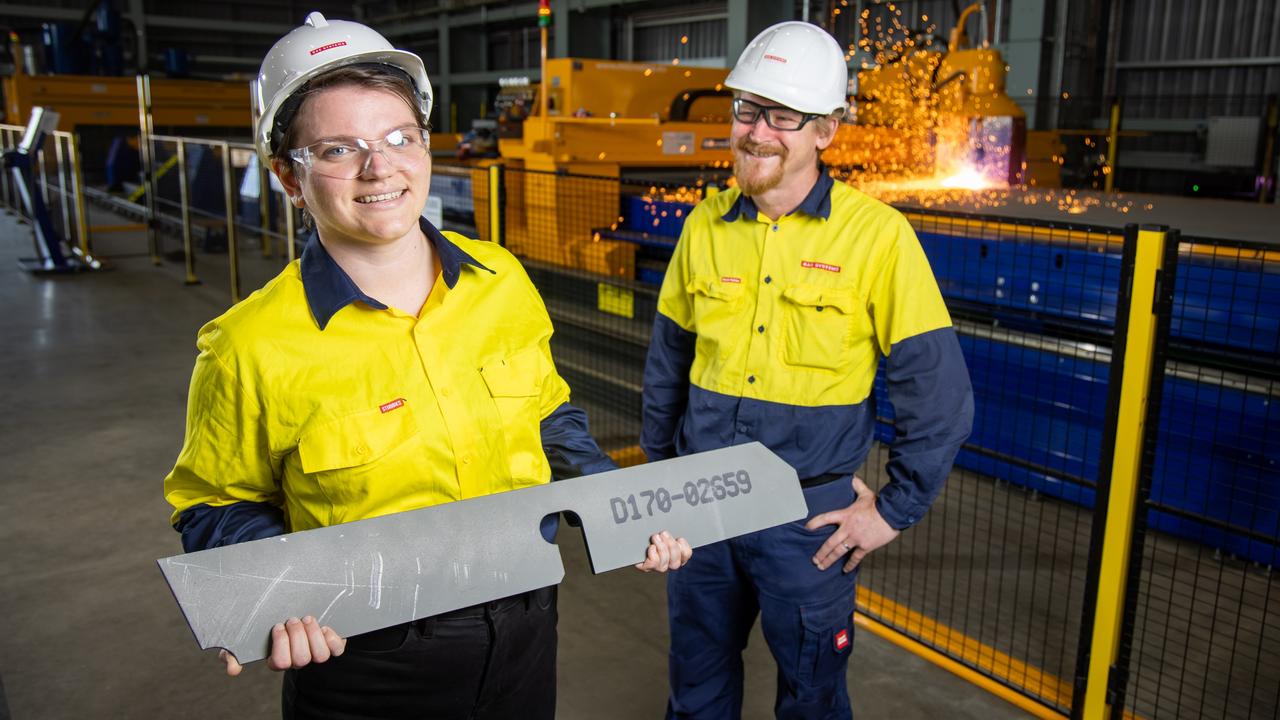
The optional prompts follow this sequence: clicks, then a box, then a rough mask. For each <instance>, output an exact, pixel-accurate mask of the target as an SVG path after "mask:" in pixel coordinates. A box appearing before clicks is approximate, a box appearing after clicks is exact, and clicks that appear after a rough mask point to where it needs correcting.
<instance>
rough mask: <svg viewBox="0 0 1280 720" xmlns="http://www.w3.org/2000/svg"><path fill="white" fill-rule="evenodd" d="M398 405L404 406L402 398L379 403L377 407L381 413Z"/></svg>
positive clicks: (398, 406)
mask: <svg viewBox="0 0 1280 720" xmlns="http://www.w3.org/2000/svg"><path fill="white" fill-rule="evenodd" d="M400 407H404V398H396V399H395V400H392V401H391V402H389V403H386V404H383V405H379V406H378V409H379V410H381V411H382V412H383V414H386V413H389V412H391V411H392V410H395V409H396V408H400Z"/></svg>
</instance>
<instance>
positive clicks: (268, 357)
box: [164, 221, 611, 549]
mask: <svg viewBox="0 0 1280 720" xmlns="http://www.w3.org/2000/svg"><path fill="white" fill-rule="evenodd" d="M423 229H424V231H426V232H427V235H428V238H429V239H430V240H431V242H432V244H433V246H434V248H435V251H436V255H437V258H438V259H439V261H440V266H441V268H442V272H441V276H440V278H438V279H437V281H436V283H435V285H434V287H433V289H432V291H431V294H430V296H429V297H428V298H427V301H426V304H425V305H424V307H423V308H422V311H421V313H420V314H419V316H417V317H415V316H411V315H408V314H405V313H403V312H400V311H398V310H395V309H393V308H388V307H386V306H384V305H382V304H381V303H379V302H378V301H377V300H374V299H373V298H370V297H368V296H365V295H364V294H363V293H362V292H361V291H360V290H359V289H358V288H357V287H356V286H355V285H354V283H352V281H351V280H350V278H349V277H348V276H347V275H346V274H345V273H344V272H342V271H341V269H340V268H338V266H337V264H336V263H334V261H333V260H332V258H331V257H329V256H328V254H327V253H326V252H325V251H324V248H323V246H322V245H321V244H320V243H319V242H317V241H315V240H313V241H312V242H311V243H310V244H309V245H308V246H307V249H306V252H305V253H304V256H303V258H302V259H301V260H300V261H297V262H294V263H292V264H290V265H289V266H288V267H287V268H286V269H285V270H284V271H283V272H282V273H281V274H280V275H279V276H278V277H276V278H275V279H274V280H272V281H271V282H269V283H268V284H267V285H266V286H265V287H263V288H262V289H260V290H258V291H257V292H255V293H253V294H252V295H251V296H250V297H248V298H246V299H245V300H244V301H243V302H241V303H239V304H238V305H236V306H235V307H233V308H231V309H230V310H229V311H227V312H226V313H225V314H224V315H222V316H221V317H219V318H217V319H216V320H213V321H212V322H210V323H209V324H207V325H206V326H205V327H204V328H203V329H201V331H200V334H199V339H198V347H199V350H200V354H199V357H198V359H197V360H196V367H195V372H194V374H193V377H192V380H191V390H190V399H189V404H188V417H187V429H186V438H185V443H184V446H183V449H182V452H181V455H180V456H179V457H178V461H177V465H176V466H175V467H174V469H173V471H172V472H171V473H170V474H169V476H168V477H167V478H165V482H164V488H165V498H166V499H167V500H168V501H169V502H170V504H172V505H173V507H174V513H173V522H174V523H175V524H176V525H179V528H180V529H183V528H182V520H183V517H184V513H187V512H188V511H191V512H190V514H189V515H188V517H189V518H190V517H195V516H196V515H198V514H199V513H205V514H206V515H207V514H208V513H209V511H210V510H211V509H212V510H213V511H217V510H220V509H221V510H229V509H232V508H233V507H235V508H238V507H240V506H239V505H238V504H241V503H252V504H257V505H255V506H247V507H274V508H278V509H281V510H283V516H284V518H283V519H284V528H283V529H288V530H292V531H297V530H306V529H309V528H315V527H321V526H327V525H333V524H337V523H343V522H350V521H354V520H360V519H363V518H369V517H374V516H379V515H385V514H388V513H394V512H398V511H403V510H411V509H417V508H422V507H426V506H430V505H436V504H439V503H445V502H450V501H453V500H460V499H463V498H469V497H476V496H479V495H486V494H490V493H495V492H501V491H504V490H511V489H515V488H521V487H526V486H531V485H537V484H539V483H545V482H548V481H549V480H550V478H551V469H550V466H549V463H548V459H547V456H546V454H544V451H543V440H544V438H543V437H542V433H543V432H544V431H545V429H546V428H545V427H544V426H545V425H546V423H547V422H548V421H552V420H554V418H555V417H556V416H557V413H562V412H563V410H564V408H570V406H568V405H566V403H567V401H568V399H569V388H568V386H567V385H566V384H565V382H564V380H562V379H561V378H560V376H559V375H558V374H557V373H556V369H555V365H554V363H553V362H552V359H551V352H550V346H549V341H550V338H551V332H552V328H551V322H550V319H549V318H548V316H547V312H546V309H545V307H544V306H543V303H542V300H541V298H540V297H539V295H538V293H537V291H536V290H535V289H534V287H533V285H532V283H531V282H530V281H529V278H528V276H527V275H526V274H525V272H524V270H523V268H521V266H520V264H519V262H518V261H517V260H516V259H515V258H514V257H513V256H511V255H510V254H509V253H508V252H507V251H506V250H505V249H503V248H502V247H499V246H498V245H496V244H492V243H487V242H480V241H475V240H469V239H466V238H463V237H462V236H460V235H457V234H454V233H444V234H442V233H440V232H438V231H436V230H435V228H432V227H430V226H429V224H426V223H425V221H424V224H423ZM576 412H579V413H580V411H576ZM582 428H583V429H582V432H581V433H579V434H582V435H585V422H583V423H582ZM577 439H578V440H582V438H577ZM585 442H586V443H587V444H588V445H589V446H590V448H589V449H590V452H588V453H587V454H588V455H590V456H591V457H590V458H589V459H590V460H591V462H595V463H597V465H599V463H600V462H602V463H604V464H603V465H601V466H599V467H597V468H596V469H604V468H606V467H608V466H611V463H609V462H608V460H607V459H606V458H604V456H603V455H602V454H600V453H599V449H598V448H596V447H595V444H594V442H593V441H591V440H590V437H589V436H586V437H585ZM580 446H581V444H580ZM579 460H581V458H579ZM197 511H198V512H197ZM193 522H195V521H194V520H193ZM223 522H224V521H222V520H218V521H217V523H223ZM183 530H184V542H186V530H185V529H183ZM280 530H281V528H276V529H275V531H274V532H279V531H280ZM274 532H267V533H250V535H254V534H257V535H262V534H274ZM231 534H232V535H235V533H231ZM227 535H228V533H227V532H224V530H223V529H222V528H221V527H220V526H219V527H218V528H214V529H211V530H208V532H203V534H202V538H203V539H202V540H201V541H200V542H198V543H196V545H198V546H208V545H216V544H223V543H224V542H227V541H228V539H227V537H226V536H227ZM243 539H253V538H252V537H246V536H243V535H238V536H235V537H232V538H231V539H230V540H229V541H231V542H238V541H240V540H243ZM189 549H190V547H189Z"/></svg>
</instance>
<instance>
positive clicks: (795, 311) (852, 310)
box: [782, 285, 867, 370]
mask: <svg viewBox="0 0 1280 720" xmlns="http://www.w3.org/2000/svg"><path fill="white" fill-rule="evenodd" d="M782 297H783V299H784V300H785V301H786V302H785V303H784V315H785V317H784V322H785V334H784V336H783V348H782V359H783V361H784V362H786V363H787V364H788V365H797V366H801V367H810V368H820V369H824V370H838V369H840V368H841V367H843V366H844V365H845V364H846V362H847V361H848V359H849V358H848V354H847V352H846V351H847V350H848V349H849V346H850V338H851V337H852V335H853V327H854V325H855V324H856V323H857V321H858V318H859V316H860V315H861V316H862V317H863V318H864V319H865V317H866V314H867V313H866V308H865V306H864V305H863V304H862V303H860V302H858V298H857V294H856V293H855V292H854V291H853V289H852V288H831V287H822V286H820V285H792V286H790V287H788V288H787V289H785V290H783V291H782Z"/></svg>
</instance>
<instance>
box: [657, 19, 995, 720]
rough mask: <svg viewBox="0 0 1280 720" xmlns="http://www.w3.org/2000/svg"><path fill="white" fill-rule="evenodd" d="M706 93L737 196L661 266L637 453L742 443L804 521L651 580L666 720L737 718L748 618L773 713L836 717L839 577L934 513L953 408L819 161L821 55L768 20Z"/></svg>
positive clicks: (924, 310) (952, 358) (831, 118)
mask: <svg viewBox="0 0 1280 720" xmlns="http://www.w3.org/2000/svg"><path fill="white" fill-rule="evenodd" d="M725 85H726V86H728V87H729V88H731V89H733V90H734V101H733V115H734V121H733V130H732V138H731V141H732V147H733V152H734V159H735V166H734V173H735V176H736V179H737V189H731V190H728V191H726V192H723V193H720V194H719V195H715V196H713V197H710V198H708V199H707V200H706V201H704V202H702V203H701V204H700V205H698V207H697V208H695V209H694V210H693V212H691V213H690V214H689V217H688V220H687V221H686V223H685V226H684V232H683V234H682V236H681V238H680V242H679V244H678V246H677V247H676V251H675V255H674V257H673V258H672V260H671V264H670V266H669V268H668V270H667V275H666V278H665V280H664V282H663V285H662V293H661V295H660V297H659V301H658V315H657V318H656V319H655V322H654V329H653V341H652V343H651V345H650V348H649V355H648V359H647V362H646V367H645V380H644V428H643V431H642V437H641V445H642V447H643V448H644V450H645V452H646V454H647V455H648V457H649V459H650V460H658V459H662V458H666V457H670V456H673V455H686V454H690V453H695V452H701V451H704V450H711V449H713V448H718V447H724V446H727V445H735V444H739V443H745V442H750V441H752V440H758V441H760V442H762V443H764V444H765V445H767V446H768V447H769V448H770V449H772V450H773V451H774V452H776V453H778V454H779V455H780V456H781V457H782V458H783V459H784V460H786V461H787V462H789V463H790V464H791V465H792V466H794V467H795V468H796V471H797V473H798V474H799V476H800V478H801V484H802V485H803V486H804V495H805V500H806V502H807V504H808V509H809V516H808V517H807V518H806V519H805V520H801V521H798V522H795V523H792V524H789V525H783V526H780V527H776V528H772V529H770V530H765V531H762V532H759V533H754V534H752V535H747V536H744V537H741V538H736V539H733V540H729V541H725V542H721V543H717V544H715V545H711V546H708V547H706V548H704V549H700V550H699V551H698V555H697V556H696V557H694V558H693V559H692V561H691V562H690V563H689V564H688V565H687V566H686V567H685V568H684V569H683V570H682V571H681V572H680V573H678V574H676V575H673V576H671V577H670V578H669V580H668V585H667V590H668V609H669V613H670V623H671V657H670V663H671V664H670V680H671V696H670V700H669V703H668V710H667V716H668V717H671V718H686V717H688V718H695V717H696V718H732V717H738V716H739V715H740V712H741V705H742V657H741V651H742V649H743V648H744V647H745V646H746V642H747V636H748V633H749V631H750V629H751V626H752V625H753V624H754V623H755V618H756V616H757V614H758V615H759V616H760V618H761V624H762V629H763V630H764V636H765V639H766V641H767V642H768V644H769V648H770V650H771V651H772V653H773V656H774V659H775V660H776V661H777V664H778V692H777V701H776V704H775V710H776V713H777V715H778V717H786V718H801V717H803V718H818V717H822V718H829V717H849V716H850V708H849V696H848V690H847V687H846V683H845V669H846V666H847V664H848V658H849V651H850V648H851V645H852V640H853V626H852V617H851V616H852V613H853V606H854V590H855V579H856V573H855V572H854V570H855V569H856V568H857V566H858V563H859V562H860V561H861V560H862V559H863V557H865V556H866V554H867V553H869V552H871V551H873V550H875V549H876V548H879V547H882V546H883V545H885V544H886V543H888V542H890V541H892V540H893V539H894V538H895V537H897V535H898V533H899V532H900V531H901V530H903V529H905V528H907V527H909V526H910V525H912V524H914V523H916V522H918V521H919V520H920V518H921V517H922V516H923V515H924V513H925V511H926V510H927V509H928V507H929V505H930V503H932V502H933V500H934V498H935V497H937V494H938V492H939V491H940V490H941V488H942V484H943V482H944V480H945V478H946V476H947V473H948V472H949V471H950V468H951V463H952V461H953V460H954V458H955V455H956V452H957V451H958V449H959V447H960V445H961V443H963V442H964V440H965V438H966V437H967V436H968V434H969V430H970V426H971V423H972V417H973V396H972V392H971V389H970V385H969V377H968V372H967V371H966V369H965V366H964V359H963V357H962V356H961V353H960V346H959V343H958V342H957V340H956V336H955V332H954V330H953V329H952V327H951V320H950V317H949V316H948V314H947V310H946V308H945V306H944V305H943V302H942V296H941V293H940V292H939V291H938V287H937V283H936V281H935V280H934V278H933V274H932V273H931V271H930V270H929V265H928V261H927V260H926V258H925V256H924V253H923V251H922V250H921V248H920V244H919V242H918V241H917V239H916V237H915V234H914V232H913V231H912V229H911V227H910V225H908V223H907V221H906V219H905V218H903V217H902V215H901V214H899V213H898V212H897V211H895V210H893V209H892V208H890V207H888V206H886V205H883V204H881V203H879V202H877V201H875V200H872V199H871V198H868V197H867V196H865V195H863V194H861V193H859V192H858V191H856V190H854V189H853V188H850V187H848V186H846V185H844V184H836V183H833V182H832V180H831V178H830V177H829V176H828V174H827V173H826V172H825V170H824V169H823V168H822V166H821V164H820V162H819V155H820V153H821V152H822V150H823V149H824V148H826V147H827V146H828V145H829V144H830V143H831V141H832V139H833V138H834V136H835V131H836V127H837V124H838V119H839V117H840V115H841V114H842V112H843V111H844V109H845V107H846V104H847V96H846V89H847V85H848V69H847V66H846V65H845V60H844V53H843V51H842V50H841V48H840V46H839V45H838V44H837V43H836V42H835V40H834V39H833V38H832V37H831V36H830V35H828V34H827V33H826V32H824V31H822V30H820V29H819V28H817V27H815V26H813V25H809V24H807V23H801V22H786V23H782V24H779V25H775V26H773V27H771V28H769V29H767V30H765V31H764V32H763V33H761V34H760V35H759V36H758V37H757V38H756V39H755V40H754V41H753V42H752V43H751V45H750V46H748V47H747V49H746V50H745V51H744V52H743V54H742V57H741V58H740V59H739V60H738V63H737V65H736V66H735V67H734V69H733V71H732V72H731V73H730V74H729V77H728V79H727V80H726V81H725ZM882 356H883V357H884V358H885V359H886V379H887V381H888V387H889V396H890V399H891V400H892V401H893V405H894V410H895V417H896V431H897V439H896V441H895V442H894V444H893V447H892V449H891V451H890V455H889V462H888V465H887V467H886V471H887V473H888V477H889V480H888V483H887V485H886V486H885V488H884V489H883V490H882V491H881V493H880V496H879V497H878V498H877V497H876V495H875V494H874V493H873V492H872V491H871V490H870V489H869V488H868V487H867V486H866V485H865V484H863V482H862V480H861V479H860V478H858V477H856V476H854V475H853V473H854V471H855V470H856V469H857V468H858V467H859V466H860V465H861V464H862V463H863V461H864V460H865V459H866V457H867V453H868V452H869V450H870V448H871V444H872V439H873V431H874V428H875V422H876V411H875V403H874V398H873V397H872V394H871V391H872V390H871V389H872V381H873V380H874V378H875V373H876V369H877V365H878V362H879V360H880V358H881V357H882Z"/></svg>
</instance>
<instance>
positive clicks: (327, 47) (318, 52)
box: [311, 40, 347, 55]
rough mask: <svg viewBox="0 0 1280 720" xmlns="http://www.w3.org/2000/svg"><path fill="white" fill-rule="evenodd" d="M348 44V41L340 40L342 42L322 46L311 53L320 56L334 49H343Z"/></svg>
mask: <svg viewBox="0 0 1280 720" xmlns="http://www.w3.org/2000/svg"><path fill="white" fill-rule="evenodd" d="M346 44H347V41H346V40H340V41H338V42H336V43H329V44H328V45H321V46H320V47H318V48H316V49H315V50H312V51H311V54H312V55H318V54H320V53H322V52H324V51H325V50H332V49H334V48H339V47H342V46H343V45H346Z"/></svg>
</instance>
